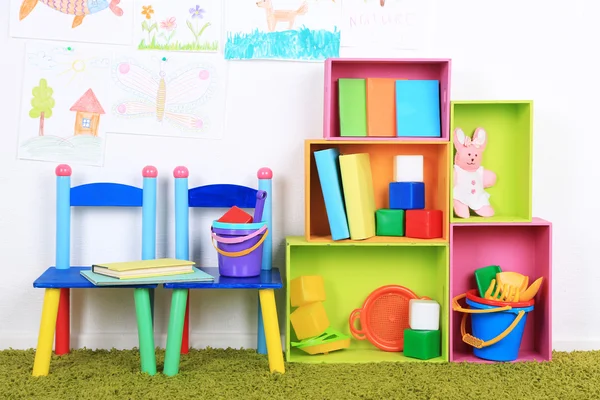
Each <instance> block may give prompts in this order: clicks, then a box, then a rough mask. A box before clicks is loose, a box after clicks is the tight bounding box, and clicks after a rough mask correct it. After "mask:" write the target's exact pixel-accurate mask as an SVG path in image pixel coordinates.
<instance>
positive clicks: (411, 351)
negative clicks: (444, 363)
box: [404, 329, 442, 360]
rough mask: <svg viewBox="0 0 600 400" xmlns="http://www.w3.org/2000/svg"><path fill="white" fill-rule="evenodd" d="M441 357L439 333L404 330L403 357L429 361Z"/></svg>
mask: <svg viewBox="0 0 600 400" xmlns="http://www.w3.org/2000/svg"><path fill="white" fill-rule="evenodd" d="M441 355H442V339H441V334H440V331H439V330H437V331H416V330H413V329H405V330H404V356H405V357H411V358H418V359H420V360H430V359H432V358H436V357H440V356H441Z"/></svg>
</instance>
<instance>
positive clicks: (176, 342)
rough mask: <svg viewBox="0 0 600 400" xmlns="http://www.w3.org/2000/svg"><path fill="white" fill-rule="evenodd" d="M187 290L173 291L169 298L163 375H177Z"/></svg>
mask: <svg viewBox="0 0 600 400" xmlns="http://www.w3.org/2000/svg"><path fill="white" fill-rule="evenodd" d="M187 298H188V289H173V293H172V296H171V313H170V315H169V328H168V330H167V348H166V351H165V367H164V369H163V374H165V375H167V376H173V375H177V373H178V372H179V360H180V358H181V342H182V340H183V325H184V319H185V310H186V305H187Z"/></svg>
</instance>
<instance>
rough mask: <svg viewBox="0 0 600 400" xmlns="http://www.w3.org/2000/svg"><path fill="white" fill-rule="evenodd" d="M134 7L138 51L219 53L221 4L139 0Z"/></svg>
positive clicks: (176, 0) (217, 2)
mask: <svg viewBox="0 0 600 400" xmlns="http://www.w3.org/2000/svg"><path fill="white" fill-rule="evenodd" d="M198 3H200V4H201V5H200V4H198ZM135 4H136V6H135V7H136V10H137V11H136V17H135V19H136V22H135V36H136V44H137V46H138V49H139V50H166V51H203V52H216V51H218V50H220V45H219V44H220V41H221V25H222V23H221V19H222V12H221V9H222V2H220V1H210V2H208V1H206V0H202V1H198V0H187V1H185V0H169V1H168V2H167V1H163V2H156V3H153V4H148V3H147V2H146V0H136V1H135Z"/></svg>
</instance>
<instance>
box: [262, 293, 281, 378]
mask: <svg viewBox="0 0 600 400" xmlns="http://www.w3.org/2000/svg"><path fill="white" fill-rule="evenodd" d="M258 293H259V296H260V307H261V310H262V317H263V325H264V327H265V341H266V342H267V356H268V357H269V369H270V370H271V372H280V373H282V374H283V373H285V367H284V365H283V350H282V348H281V336H280V334H279V321H278V320H277V307H276V306H275V293H274V292H273V289H263V290H259V291H258Z"/></svg>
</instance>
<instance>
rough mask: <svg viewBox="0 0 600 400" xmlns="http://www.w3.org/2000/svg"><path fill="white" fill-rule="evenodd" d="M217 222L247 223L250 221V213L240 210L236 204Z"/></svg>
mask: <svg viewBox="0 0 600 400" xmlns="http://www.w3.org/2000/svg"><path fill="white" fill-rule="evenodd" d="M218 222H225V223H229V224H249V223H251V222H252V215H250V214H248V213H247V212H246V211H244V210H242V209H241V208H239V207H237V206H233V207H231V208H230V209H229V211H227V212H226V213H225V214H223V216H222V217H221V218H219V219H218Z"/></svg>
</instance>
